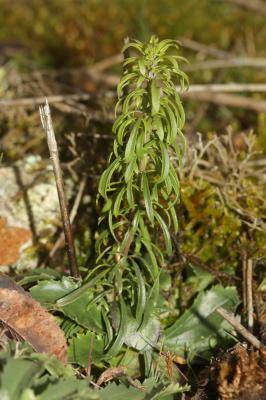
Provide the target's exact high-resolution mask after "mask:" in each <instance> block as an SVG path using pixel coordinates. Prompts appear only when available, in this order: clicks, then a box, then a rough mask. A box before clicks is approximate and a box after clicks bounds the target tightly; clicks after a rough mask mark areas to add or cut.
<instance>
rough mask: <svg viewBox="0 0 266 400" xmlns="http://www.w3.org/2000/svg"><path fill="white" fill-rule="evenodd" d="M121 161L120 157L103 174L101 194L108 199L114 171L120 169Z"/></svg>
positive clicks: (99, 188) (100, 184) (100, 186)
mask: <svg viewBox="0 0 266 400" xmlns="http://www.w3.org/2000/svg"><path fill="white" fill-rule="evenodd" d="M120 163H121V159H120V157H118V158H117V159H116V160H114V161H113V162H112V163H111V164H110V165H109V167H108V168H107V169H106V170H105V171H104V172H103V174H102V176H101V178H100V182H99V187H98V190H99V193H100V194H101V195H102V197H104V198H105V199H107V191H108V190H109V189H110V186H109V185H110V180H111V178H112V175H113V173H114V171H115V170H116V169H117V168H119V167H120Z"/></svg>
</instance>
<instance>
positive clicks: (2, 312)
mask: <svg viewBox="0 0 266 400" xmlns="http://www.w3.org/2000/svg"><path fill="white" fill-rule="evenodd" d="M0 320H1V321H2V323H3V325H4V326H5V328H6V329H8V330H10V332H11V333H12V334H13V337H15V338H19V339H22V340H25V341H26V342H28V343H29V344H30V345H31V346H32V348H33V349H34V350H35V351H37V352H40V353H46V354H50V355H55V356H56V357H57V358H58V359H59V360H60V361H61V362H62V363H63V364H66V362H67V344H66V339H65V336H64V333H63V331H62V330H61V329H60V328H59V326H58V325H57V323H56V321H55V318H54V317H53V316H52V315H51V314H50V313H49V312H48V311H46V310H45V309H44V308H43V307H42V306H41V305H40V304H39V303H38V302H37V301H35V300H33V299H32V298H31V297H30V296H29V294H27V293H26V292H25V291H24V290H23V289H22V288H21V287H20V286H18V285H16V284H15V283H14V282H13V281H12V280H11V279H10V278H9V277H7V276H5V275H0ZM14 333H15V335H14Z"/></svg>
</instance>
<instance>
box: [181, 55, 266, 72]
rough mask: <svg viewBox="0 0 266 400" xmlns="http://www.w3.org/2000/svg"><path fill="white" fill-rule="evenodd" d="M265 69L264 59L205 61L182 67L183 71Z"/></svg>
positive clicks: (242, 58) (240, 58)
mask: <svg viewBox="0 0 266 400" xmlns="http://www.w3.org/2000/svg"><path fill="white" fill-rule="evenodd" d="M240 67H241V68H242V67H252V68H266V58H259V57H255V58H252V57H238V58H231V59H225V60H206V61H202V62H198V63H194V64H192V65H186V66H184V71H190V72H191V71H200V70H206V69H218V68H240Z"/></svg>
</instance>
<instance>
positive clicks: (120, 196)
mask: <svg viewBox="0 0 266 400" xmlns="http://www.w3.org/2000/svg"><path fill="white" fill-rule="evenodd" d="M125 192H126V188H125V187H122V189H121V190H120V192H119V193H118V195H117V196H116V199H115V202H114V206H113V214H114V217H118V215H119V214H120V207H121V202H122V200H123V196H124V194H125Z"/></svg>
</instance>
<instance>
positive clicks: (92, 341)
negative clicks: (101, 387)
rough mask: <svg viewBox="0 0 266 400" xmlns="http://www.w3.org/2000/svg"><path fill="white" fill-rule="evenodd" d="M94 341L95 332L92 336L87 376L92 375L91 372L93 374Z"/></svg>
mask: <svg viewBox="0 0 266 400" xmlns="http://www.w3.org/2000/svg"><path fill="white" fill-rule="evenodd" d="M93 343H94V333H93V334H92V335H91V337H90V348H89V353H88V366H87V370H86V374H87V376H90V374H91V362H92V350H93Z"/></svg>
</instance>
